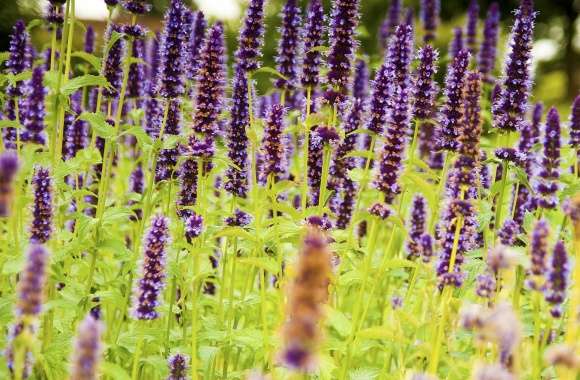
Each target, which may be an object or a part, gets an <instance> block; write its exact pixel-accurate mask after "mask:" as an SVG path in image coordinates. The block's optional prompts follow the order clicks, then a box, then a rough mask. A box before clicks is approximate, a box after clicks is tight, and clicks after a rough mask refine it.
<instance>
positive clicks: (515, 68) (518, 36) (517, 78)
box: [493, 0, 536, 131]
mask: <svg viewBox="0 0 580 380" xmlns="http://www.w3.org/2000/svg"><path fill="white" fill-rule="evenodd" d="M515 17H516V19H515V23H514V26H513V28H512V31H511V42H510V52H509V54H508V57H507V59H506V64H505V74H504V77H505V79H504V82H503V86H502V92H501V95H500V97H499V99H498V101H497V102H495V103H494V104H493V114H494V126H495V127H496V128H498V129H499V130H501V131H516V130H520V129H521V123H522V122H523V121H524V117H525V113H526V108H527V105H528V97H529V96H530V87H531V80H530V66H531V57H532V55H531V53H532V44H533V35H534V21H535V19H536V12H534V4H533V0H522V2H521V5H520V8H519V9H518V10H517V11H516V12H515Z"/></svg>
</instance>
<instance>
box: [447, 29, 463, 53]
mask: <svg viewBox="0 0 580 380" xmlns="http://www.w3.org/2000/svg"><path fill="white" fill-rule="evenodd" d="M464 48H465V45H464V43H463V29H461V28H454V29H453V38H452V39H451V42H450V43H449V57H450V58H451V59H454V58H455V57H457V54H459V52H460V51H461V50H462V49H464Z"/></svg>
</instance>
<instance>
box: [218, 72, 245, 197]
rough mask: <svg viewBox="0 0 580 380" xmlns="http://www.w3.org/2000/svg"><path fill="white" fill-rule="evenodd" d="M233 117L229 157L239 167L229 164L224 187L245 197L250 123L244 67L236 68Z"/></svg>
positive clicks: (230, 130) (234, 193)
mask: <svg viewBox="0 0 580 380" xmlns="http://www.w3.org/2000/svg"><path fill="white" fill-rule="evenodd" d="M232 103H233V104H232V109H231V111H230V114H231V119H230V125H229V128H228V130H227V141H228V157H229V159H230V160H231V161H232V163H234V164H235V165H236V166H237V167H234V166H229V167H228V169H227V171H226V182H225V185H224V188H225V189H226V190H227V191H228V192H230V193H231V194H233V195H236V196H238V197H242V198H245V197H246V195H247V193H248V135H247V133H246V128H247V127H248V126H249V124H250V111H249V103H248V78H247V75H246V72H245V71H244V69H242V68H241V67H240V66H238V67H237V68H236V75H235V77H234V83H233V94H232Z"/></svg>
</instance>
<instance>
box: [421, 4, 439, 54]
mask: <svg viewBox="0 0 580 380" xmlns="http://www.w3.org/2000/svg"><path fill="white" fill-rule="evenodd" d="M440 10H441V4H440V0H421V14H420V16H421V20H422V22H423V30H424V32H425V33H424V35H423V41H424V42H425V43H429V42H431V41H434V40H435V32H436V31H437V25H439V12H440Z"/></svg>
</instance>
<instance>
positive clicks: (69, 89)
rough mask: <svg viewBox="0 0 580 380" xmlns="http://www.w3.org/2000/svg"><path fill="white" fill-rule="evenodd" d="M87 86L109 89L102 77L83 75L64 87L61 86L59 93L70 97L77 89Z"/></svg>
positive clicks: (107, 83)
mask: <svg viewBox="0 0 580 380" xmlns="http://www.w3.org/2000/svg"><path fill="white" fill-rule="evenodd" d="M88 86H101V87H110V84H109V82H108V81H107V79H106V78H105V77H104V76H102V75H92V74H85V75H82V76H80V77H76V78H73V79H71V80H70V81H68V82H67V83H66V84H65V85H64V86H62V88H61V90H60V91H61V92H62V93H63V94H64V95H71V94H72V93H73V92H75V91H76V90H78V89H79V88H82V87H88Z"/></svg>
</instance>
